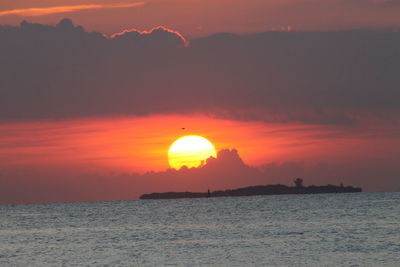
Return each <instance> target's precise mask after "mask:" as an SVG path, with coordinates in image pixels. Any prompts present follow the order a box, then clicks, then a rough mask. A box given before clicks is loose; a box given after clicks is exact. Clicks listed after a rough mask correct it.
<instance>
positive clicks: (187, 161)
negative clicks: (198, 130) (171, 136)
mask: <svg viewBox="0 0 400 267" xmlns="http://www.w3.org/2000/svg"><path fill="white" fill-rule="evenodd" d="M216 156H217V153H216V151H215V147H214V145H213V144H212V143H211V142H210V141H208V140H207V139H206V138H204V137H202V136H199V135H186V136H183V137H180V138H179V139H177V140H176V141H175V142H174V143H172V145H171V146H170V148H169V150H168V162H169V166H170V167H171V168H174V169H177V170H178V169H180V168H181V167H182V166H187V167H188V168H192V167H198V166H200V165H201V163H202V161H204V160H206V159H208V158H209V157H216Z"/></svg>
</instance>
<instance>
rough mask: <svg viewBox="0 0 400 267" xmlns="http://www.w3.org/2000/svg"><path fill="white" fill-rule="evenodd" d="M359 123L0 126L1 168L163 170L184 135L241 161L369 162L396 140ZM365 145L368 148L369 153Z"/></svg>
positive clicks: (190, 119) (117, 121)
mask: <svg viewBox="0 0 400 267" xmlns="http://www.w3.org/2000/svg"><path fill="white" fill-rule="evenodd" d="M182 127H185V128H186V130H182V129H181V128H182ZM363 127H364V128H365V131H360V128H359V127H357V126H354V127H353V128H354V129H353V130H354V133H352V129H349V126H342V127H338V126H321V125H315V126H313V125H300V124H271V123H261V122H240V121H233V120H220V119H212V118H207V117H204V116H178V115H175V116H174V115H169V116H167V115H166V116H161V115H160V116H150V117H141V118H135V117H126V118H122V117H118V118H102V119H100V118H98V119H80V120H66V121H56V122H33V123H15V124H2V125H0V129H1V133H2V134H1V137H0V144H1V145H0V160H1V161H2V165H3V166H16V165H17V166H18V165H42V166H49V165H53V166H65V165H80V166H85V169H86V170H87V171H88V170H96V171H98V170H112V171H115V172H123V171H126V172H146V171H162V170H165V169H167V168H168V161H167V151H168V148H169V146H170V145H171V144H172V142H173V141H175V140H176V139H177V138H179V137H180V136H183V135H189V134H195V135H201V136H204V137H206V138H208V139H209V140H210V141H211V142H212V143H213V144H214V145H215V146H216V149H217V150H220V149H224V148H229V149H232V148H235V149H237V150H238V151H239V154H240V156H241V157H242V158H243V160H244V161H245V163H247V164H249V165H252V166H260V165H262V164H265V163H270V162H277V163H281V162H291V161H306V162H318V161H324V160H326V161H329V162H346V161H348V162H350V161H352V159H353V158H363V159H367V158H369V159H370V160H373V159H374V158H379V157H389V156H391V155H389V154H390V151H391V150H390V147H391V146H393V144H394V142H395V143H399V141H398V140H396V138H395V134H396V132H394V133H392V135H393V136H391V133H390V131H389V133H388V131H386V130H384V129H382V128H381V131H384V132H385V134H386V135H387V138H386V139H382V138H374V135H376V134H377V129H375V128H377V127H375V128H374V127H372V128H368V127H366V126H363ZM380 127H382V126H380ZM350 128H351V126H350ZM378 132H379V131H378ZM344 133H345V136H346V138H343V136H344ZM371 151H373V154H372V153H371V155H369V154H368V153H369V152H371ZM388 151H389V152H388ZM393 153H395V152H393ZM392 156H395V155H392Z"/></svg>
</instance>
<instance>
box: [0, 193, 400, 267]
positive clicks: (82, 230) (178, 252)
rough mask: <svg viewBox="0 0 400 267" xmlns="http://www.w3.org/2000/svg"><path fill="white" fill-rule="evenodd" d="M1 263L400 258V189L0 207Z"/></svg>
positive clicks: (283, 262) (303, 262)
mask: <svg viewBox="0 0 400 267" xmlns="http://www.w3.org/2000/svg"><path fill="white" fill-rule="evenodd" d="M0 266H400V192H397V193H396V192H395V193H354V194H323V195H281V196H256V197H236V198H208V199H207V198H205V199H180V200H137V201H114V202H95V203H69V204H68V203H67V204H45V205H18V206H0Z"/></svg>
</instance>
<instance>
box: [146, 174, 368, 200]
mask: <svg viewBox="0 0 400 267" xmlns="http://www.w3.org/2000/svg"><path fill="white" fill-rule="evenodd" d="M294 183H295V186H287V185H281V184H277V185H257V186H249V187H243V188H238V189H231V190H223V191H213V192H210V191H209V190H208V192H204V193H202V192H166V193H151V194H144V195H141V196H140V199H176V198H205V197H240V196H257V195H284V194H326V193H355V192H362V189H361V188H359V187H352V186H346V187H345V186H343V184H341V185H339V186H336V185H330V184H328V185H324V186H315V185H310V186H303V179H301V178H297V179H296V180H294Z"/></svg>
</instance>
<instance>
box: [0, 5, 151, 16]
mask: <svg viewBox="0 0 400 267" xmlns="http://www.w3.org/2000/svg"><path fill="white" fill-rule="evenodd" d="M144 4H145V3H144V2H136V3H127V4H91V5H73V6H52V7H44V8H23V9H11V10H4V11H0V17H1V16H7V15H17V16H24V17H38V16H46V15H51V14H57V13H70V12H76V11H81V10H90V9H110V8H126V7H137V6H142V5H144Z"/></svg>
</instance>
